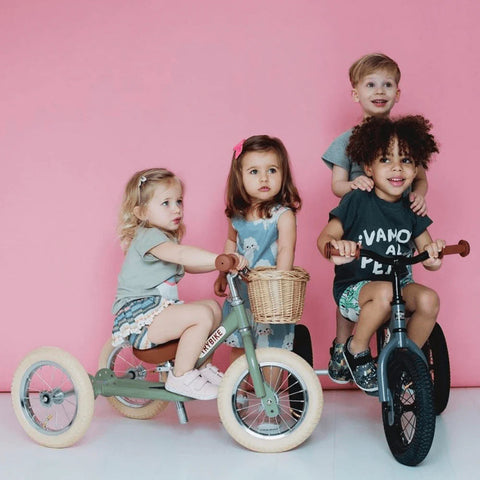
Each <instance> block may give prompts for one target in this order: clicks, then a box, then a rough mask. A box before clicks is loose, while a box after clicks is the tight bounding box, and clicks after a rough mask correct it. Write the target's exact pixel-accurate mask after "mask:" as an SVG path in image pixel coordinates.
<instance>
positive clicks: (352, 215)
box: [330, 190, 432, 304]
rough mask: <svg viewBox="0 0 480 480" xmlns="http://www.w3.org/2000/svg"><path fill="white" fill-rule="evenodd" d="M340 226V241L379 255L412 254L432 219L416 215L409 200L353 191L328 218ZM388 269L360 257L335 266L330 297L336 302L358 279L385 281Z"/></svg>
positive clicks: (408, 255)
mask: <svg viewBox="0 0 480 480" xmlns="http://www.w3.org/2000/svg"><path fill="white" fill-rule="evenodd" d="M334 217H336V218H338V219H339V220H340V222H341V223H342V227H343V231H344V235H343V240H353V241H354V242H359V243H361V245H362V246H363V247H364V248H366V249H368V250H372V251H374V252H376V253H378V254H380V255H385V256H386V255H405V256H407V257H410V256H412V255H413V252H414V250H415V245H414V244H413V240H414V239H415V238H417V237H418V236H419V235H421V234H422V233H423V232H424V231H425V230H426V229H427V227H428V226H429V225H430V224H431V223H432V220H431V219H430V218H429V217H427V216H425V217H420V216H419V215H416V214H415V213H414V212H413V211H412V209H411V208H410V202H409V200H408V198H405V197H404V198H402V199H401V200H399V201H398V202H394V203H391V202H387V201H385V200H382V199H381V198H379V197H378V196H377V195H376V194H375V192H374V191H372V192H364V191H362V190H353V191H352V192H350V193H348V194H347V195H345V196H344V197H343V198H342V200H341V202H340V204H339V205H338V207H336V208H334V209H333V210H332V211H331V212H330V219H332V218H334ZM389 273H390V267H388V266H387V265H385V266H384V265H382V264H379V263H378V262H376V261H374V260H371V259H369V258H363V257H362V258H360V259H358V260H355V261H353V262H350V263H347V264H346V265H337V266H335V280H334V282H333V296H334V298H335V302H337V304H338V302H339V299H340V297H341V296H342V293H343V292H344V290H345V289H346V288H347V287H349V286H350V285H353V284H355V283H357V282H359V281H361V280H385V279H388V278H389V277H388V274H389Z"/></svg>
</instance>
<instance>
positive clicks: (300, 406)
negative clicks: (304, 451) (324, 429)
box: [217, 348, 323, 452]
mask: <svg viewBox="0 0 480 480" xmlns="http://www.w3.org/2000/svg"><path fill="white" fill-rule="evenodd" d="M256 355H257V359H258V362H259V365H260V368H261V370H262V373H263V376H264V378H270V379H272V380H271V383H275V385H276V386H275V387H274V386H273V385H271V388H273V389H274V391H275V395H276V399H277V402H278V407H279V410H280V414H279V415H278V416H277V417H275V418H270V417H268V416H267V415H266V413H265V411H264V408H263V406H262V402H261V400H260V399H259V398H257V397H256V396H255V393H254V392H253V385H252V384H251V381H250V377H249V372H248V366H247V359H246V357H245V355H243V356H242V357H240V358H239V359H237V360H236V361H235V362H234V363H232V365H230V367H229V368H228V370H227V371H226V372H225V376H224V377H223V380H222V383H221V385H220V388H219V392H218V400H217V402H218V412H219V414H220V419H221V421H222V423H223V426H224V427H225V429H226V430H227V432H228V433H229V434H230V435H231V436H232V438H233V439H234V440H236V441H237V442H238V443H240V444H241V445H243V446H244V447H246V448H248V449H250V450H253V451H256V452H283V451H286V450H290V449H292V448H295V447H296V446H298V445H300V444H301V443H302V442H304V441H305V440H306V439H307V438H308V437H309V436H310V435H311V434H312V432H313V430H314V428H315V427H316V425H317V423H318V421H319V420H320V415H321V413H322V407H323V392H322V387H321V385H320V382H319V381H318V378H317V376H316V374H315V372H314V371H313V370H312V368H311V367H310V366H309V365H308V363H307V362H305V360H303V359H302V358H300V357H299V356H298V355H296V354H294V353H292V352H289V351H287V350H283V349H280V348H260V349H258V350H256ZM273 378H275V380H273ZM292 379H293V380H294V382H293V383H294V384H298V385H300V386H301V389H298V390H297V389H295V394H296V395H297V397H298V398H297V400H296V401H295V407H293V408H292V406H291V405H292V403H293V402H292V401H291V399H290V388H291V387H290V388H289V380H292ZM300 394H301V395H300Z"/></svg>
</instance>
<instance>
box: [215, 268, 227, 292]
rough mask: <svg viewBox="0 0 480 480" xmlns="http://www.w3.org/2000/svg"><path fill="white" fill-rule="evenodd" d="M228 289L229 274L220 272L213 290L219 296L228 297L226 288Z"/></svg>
mask: <svg viewBox="0 0 480 480" xmlns="http://www.w3.org/2000/svg"><path fill="white" fill-rule="evenodd" d="M226 289H227V274H226V273H223V272H218V277H217V279H216V280H215V283H214V284H213V291H214V292H215V295H217V297H226V296H227V294H226V293H225V290H226Z"/></svg>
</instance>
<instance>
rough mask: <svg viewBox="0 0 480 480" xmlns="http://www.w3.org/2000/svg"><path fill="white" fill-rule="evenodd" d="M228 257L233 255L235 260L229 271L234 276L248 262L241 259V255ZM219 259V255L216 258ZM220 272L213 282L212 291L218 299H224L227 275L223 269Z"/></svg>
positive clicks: (246, 265) (243, 258)
mask: <svg viewBox="0 0 480 480" xmlns="http://www.w3.org/2000/svg"><path fill="white" fill-rule="evenodd" d="M230 255H233V256H234V257H235V259H236V260H235V267H234V268H231V269H230V273H233V274H235V273H237V272H238V271H241V270H243V269H244V268H247V267H248V260H247V259H246V258H245V257H243V256H242V255H240V254H238V253H236V252H235V253H232V254H230ZM221 257H222V255H220V256H219V257H218V258H221ZM223 257H225V255H223ZM227 259H228V255H227ZM227 265H232V263H227ZM217 268H218V267H217ZM227 268H229V267H227ZM221 270H222V271H220V272H219V274H218V277H217V279H216V280H215V283H214V284H213V291H214V292H215V295H217V296H218V297H226V296H227V294H226V293H225V290H226V289H227V273H226V270H224V269H223V267H222V269H221Z"/></svg>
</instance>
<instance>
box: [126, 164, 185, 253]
mask: <svg viewBox="0 0 480 480" xmlns="http://www.w3.org/2000/svg"><path fill="white" fill-rule="evenodd" d="M172 182H178V183H179V184H180V186H181V188H182V191H183V189H184V187H183V183H182V181H181V180H180V179H179V178H178V177H177V176H176V175H175V174H174V173H172V172H171V171H169V170H167V169H165V168H149V169H147V170H141V171H139V172H136V173H135V174H134V175H133V176H132V177H131V178H130V180H129V181H128V183H127V185H126V187H125V192H124V194H123V200H122V205H121V207H120V213H119V216H118V227H117V232H118V236H119V237H120V244H121V246H122V249H123V251H124V252H126V251H127V250H128V247H129V246H130V244H131V243H132V240H133V238H134V237H135V234H136V233H137V229H138V228H139V227H148V226H149V225H148V222H145V221H142V220H140V219H139V218H138V217H137V216H136V215H135V213H134V209H135V207H140V208H142V209H143V208H145V207H146V206H147V204H148V202H149V201H150V200H151V199H152V197H153V195H154V193H155V188H156V187H157V186H158V185H161V184H165V185H169V184H171V183H172ZM165 233H166V234H167V235H168V236H170V237H172V238H173V239H175V240H177V241H178V242H179V241H180V240H181V239H182V237H183V235H184V233H185V225H184V224H183V222H182V223H181V224H180V227H179V228H178V230H176V231H175V232H165Z"/></svg>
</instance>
